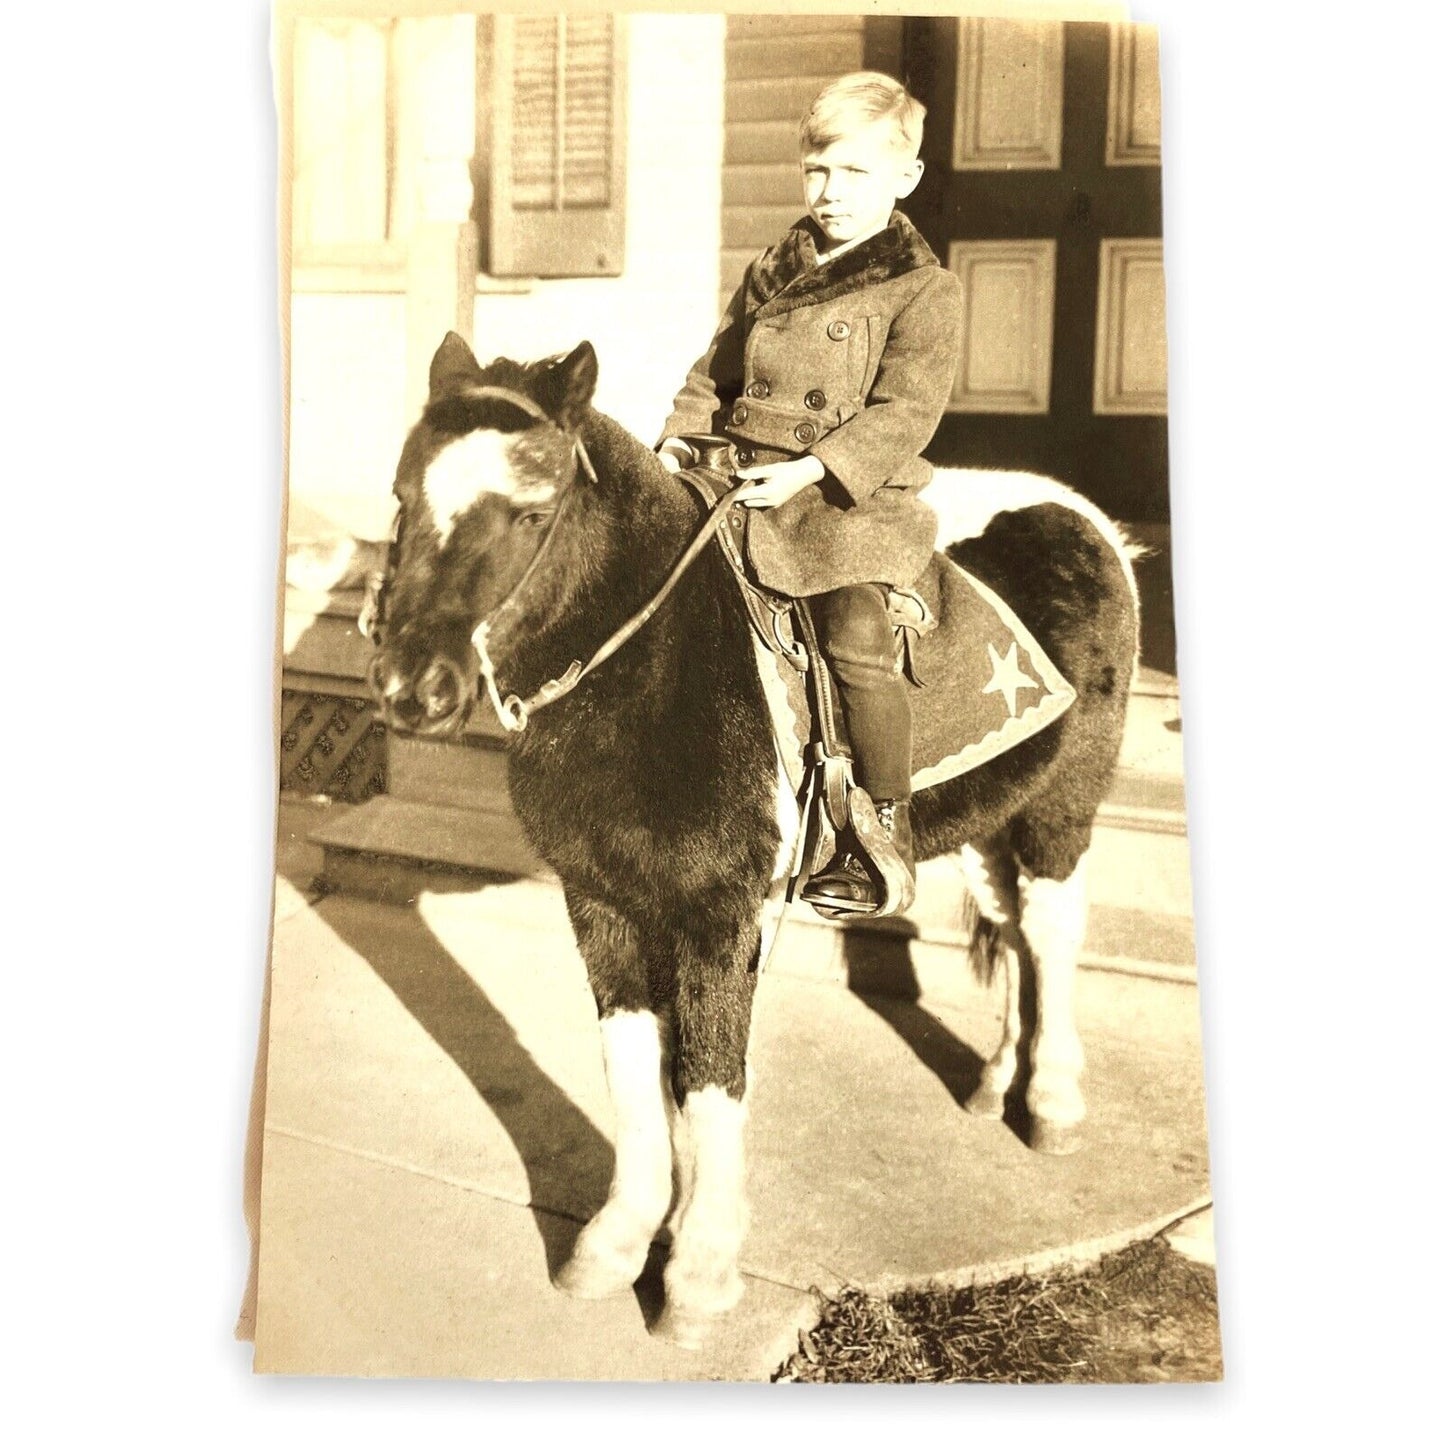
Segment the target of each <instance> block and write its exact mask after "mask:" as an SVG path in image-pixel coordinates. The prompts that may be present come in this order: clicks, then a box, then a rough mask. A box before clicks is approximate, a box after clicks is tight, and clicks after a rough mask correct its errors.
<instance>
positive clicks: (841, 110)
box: [798, 70, 927, 160]
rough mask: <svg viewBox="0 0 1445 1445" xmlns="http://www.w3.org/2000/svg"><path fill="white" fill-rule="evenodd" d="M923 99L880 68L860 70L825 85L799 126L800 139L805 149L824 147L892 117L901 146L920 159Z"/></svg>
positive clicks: (899, 145)
mask: <svg viewBox="0 0 1445 1445" xmlns="http://www.w3.org/2000/svg"><path fill="white" fill-rule="evenodd" d="M926 114H927V111H926V110H925V108H924V106H923V103H922V101H919V100H916V99H915V98H914V97H913V96H911V95H909V93H908V91H907V90H906V89H905V88H904V87H903V86H902V85H900V84H899V83H898V81H896V80H894V78H893V77H892V76H891V75H884V74H883V73H882V71H878V70H857V71H854V72H853V74H852V75H844V76H841V77H839V79H837V80H835V81H832V82H831V83H830V84H828V85H825V86H824V87H823V89H822V90H820V91H819V92H818V94H817V95H816V97H814V100H813V103H812V105H810V106H809V107H808V113H807V115H805V116H804V117H803V120H802V124H801V125H800V126H799V127H798V142H799V144H800V145H801V147H802V149H803V150H805V151H814V150H823V149H824V148H826V147H827V146H830V145H832V144H833V142H834V141H836V140H841V139H842V138H843V137H844V136H845V135H848V134H849V133H850V132H851V131H854V130H856V129H857V128H858V127H859V126H862V125H870V124H872V122H874V121H879V120H891V121H892V122H893V125H894V128H895V130H896V131H897V136H898V149H899V150H900V151H903V152H906V153H907V155H908V158H909V159H910V160H917V159H918V148H919V146H920V145H922V143H923V117H924V116H925V115H926Z"/></svg>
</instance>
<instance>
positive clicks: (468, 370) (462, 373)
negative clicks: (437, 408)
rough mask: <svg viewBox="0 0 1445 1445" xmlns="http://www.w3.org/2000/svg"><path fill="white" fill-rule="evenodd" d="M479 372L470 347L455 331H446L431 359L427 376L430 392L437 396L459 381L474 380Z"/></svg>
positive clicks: (479, 369) (479, 374) (479, 368)
mask: <svg viewBox="0 0 1445 1445" xmlns="http://www.w3.org/2000/svg"><path fill="white" fill-rule="evenodd" d="M481 374H482V368H481V367H480V366H478V365H477V358H476V357H475V356H473V355H472V348H471V347H470V346H468V345H467V343H466V342H465V341H463V340H462V338H461V337H460V336H458V335H457V333H456V332H455V331H448V332H447V336H446V340H445V341H443V342H442V344H441V345H440V346H439V347H437V354H436V355H435V356H434V357H432V359H431V372H430V374H429V376H428V385H429V386H430V387H431V394H432V395H433V396H439V395H440V394H441V393H442V392H444V391H450V390H451V389H452V388H453V387H454V386H456V384H457V383H458V382H460V381H467V382H472V381H476V380H477V379H478V378H479V377H480V376H481Z"/></svg>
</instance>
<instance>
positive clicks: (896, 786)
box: [802, 583, 913, 911]
mask: <svg viewBox="0 0 1445 1445" xmlns="http://www.w3.org/2000/svg"><path fill="white" fill-rule="evenodd" d="M887 595H888V589H887V588H886V587H884V586H883V585H882V584H880V583H869V584H867V585H864V586H860V587H844V588H840V589H839V590H838V591H836V592H825V593H823V594H822V595H821V596H818V597H812V598H809V600H808V606H809V608H810V610H811V611H812V614H813V622H814V626H815V627H816V628H817V632H818V641H819V644H820V645H821V646H822V649H823V653H824V656H825V657H826V658H827V660H828V667H829V669H830V671H831V672H832V674H833V677H834V680H835V681H836V683H837V685H838V700H839V703H840V704H841V707H842V712H843V725H844V728H845V730H846V732H847V735H848V743H849V746H850V748H851V750H852V753H853V777H854V781H855V782H856V783H857V784H858V786H859V787H861V788H862V789H863V790H864V791H865V792H866V793H867V794H868V795H869V797H870V798H872V799H873V801H874V803H875V804H876V805H877V807H878V809H879V816H880V821H881V822H882V823H883V824H884V827H885V829H886V830H887V831H888V833H889V836H890V837H891V839H892V841H893V845H894V847H895V848H896V849H897V851H898V853H899V856H900V857H901V858H902V860H903V862H904V864H905V865H906V866H907V868H908V870H909V872H910V873H911V872H912V871H913V849H912V830H911V828H910V827H909V818H908V799H909V795H910V792H911V782H910V780H911V777H912V769H913V710H912V707H911V706H910V704H909V701H908V684H907V683H906V682H905V681H904V680H903V678H902V677H901V676H900V675H899V674H898V673H897V671H896V670H895V663H894V653H893V629H892V628H891V627H890V626H889V623H888V605H887ZM802 896H803V897H804V898H805V899H810V898H816V899H818V901H820V902H825V903H830V904H843V905H845V906H846V905H848V904H853V905H855V906H857V907H858V908H859V909H860V911H868V910H871V909H872V908H874V907H876V906H877V905H878V903H879V901H880V900H879V897H878V889H877V887H876V884H875V883H874V880H873V879H872V877H871V875H870V874H869V872H868V870H867V869H866V868H865V867H864V866H863V864H862V862H861V860H859V859H858V857H857V856H856V854H854V853H852V852H851V851H849V850H848V849H847V848H846V847H840V850H839V853H838V854H837V856H835V857H834V859H833V860H832V862H830V863H829V864H828V866H827V867H825V868H824V869H822V871H821V872H819V873H818V874H816V875H815V876H814V878H813V879H812V880H811V881H810V882H809V884H808V885H807V887H805V888H804V890H803V894H802Z"/></svg>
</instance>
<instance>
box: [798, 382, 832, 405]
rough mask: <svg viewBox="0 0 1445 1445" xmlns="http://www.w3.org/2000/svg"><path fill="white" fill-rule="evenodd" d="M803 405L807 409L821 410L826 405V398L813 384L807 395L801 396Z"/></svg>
mask: <svg viewBox="0 0 1445 1445" xmlns="http://www.w3.org/2000/svg"><path fill="white" fill-rule="evenodd" d="M803 405H804V406H805V407H807V408H808V410H809V411H822V410H823V408H824V407H825V406H827V405H828V398H827V397H826V396H824V395H823V393H822V392H821V391H819V390H818V388H817V387H816V386H815V387H814V388H813V389H812V391H810V392H809V393H808V394H807V396H805V397H804V398H803Z"/></svg>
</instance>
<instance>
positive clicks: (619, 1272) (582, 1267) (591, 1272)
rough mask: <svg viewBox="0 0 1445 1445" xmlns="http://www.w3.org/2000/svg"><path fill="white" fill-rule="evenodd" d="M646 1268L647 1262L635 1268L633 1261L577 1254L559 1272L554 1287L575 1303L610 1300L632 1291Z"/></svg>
mask: <svg viewBox="0 0 1445 1445" xmlns="http://www.w3.org/2000/svg"><path fill="white" fill-rule="evenodd" d="M645 1264H646V1260H645V1259H644V1261H643V1263H642V1264H639V1265H637V1266H636V1267H635V1268H634V1267H633V1265H632V1263H631V1261H629V1260H625V1259H623V1258H621V1256H613V1257H612V1258H611V1259H604V1258H602V1257H601V1256H599V1255H596V1254H593V1253H591V1252H590V1251H587V1250H577V1251H574V1252H573V1254H572V1257H571V1258H570V1259H569V1260H568V1261H567V1263H566V1264H564V1265H563V1266H562V1268H561V1269H559V1270H558V1271H557V1277H556V1278H555V1279H554V1280H553V1281H552V1283H553V1284H554V1285H556V1287H557V1288H558V1289H559V1290H561V1291H562V1293H563V1294H569V1295H571V1296H572V1298H573V1299H607V1298H608V1297H609V1296H610V1295H615V1294H621V1293H622V1292H623V1291H624V1290H629V1289H631V1288H632V1286H633V1285H634V1284H635V1283H636V1282H637V1278H638V1276H639V1275H640V1274H641V1273H642V1270H643V1266H644V1265H645Z"/></svg>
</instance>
